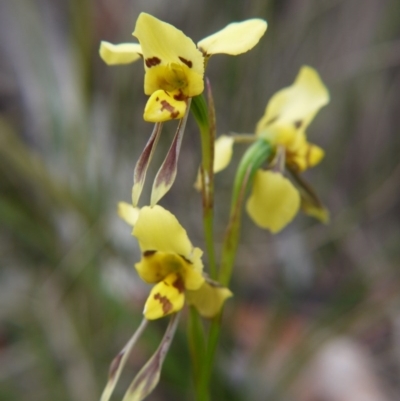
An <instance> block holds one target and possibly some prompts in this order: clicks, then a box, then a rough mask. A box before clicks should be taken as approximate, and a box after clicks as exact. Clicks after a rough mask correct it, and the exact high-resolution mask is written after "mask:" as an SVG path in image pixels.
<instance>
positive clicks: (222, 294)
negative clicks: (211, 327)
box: [186, 280, 233, 319]
mask: <svg viewBox="0 0 400 401" xmlns="http://www.w3.org/2000/svg"><path fill="white" fill-rule="evenodd" d="M232 295H233V294H232V292H231V291H230V290H229V289H228V288H225V287H223V286H221V285H220V284H218V283H216V282H214V281H211V280H206V281H204V283H203V285H202V286H201V287H200V288H199V289H198V290H197V291H186V300H187V302H188V303H189V305H193V306H194V307H195V308H196V309H197V310H198V312H199V313H200V315H201V316H203V317H205V318H209V319H211V318H213V317H214V316H216V315H217V314H218V313H219V312H220V311H221V308H222V306H223V304H224V303H225V301H226V300H227V299H228V298H230V297H231V296H232Z"/></svg>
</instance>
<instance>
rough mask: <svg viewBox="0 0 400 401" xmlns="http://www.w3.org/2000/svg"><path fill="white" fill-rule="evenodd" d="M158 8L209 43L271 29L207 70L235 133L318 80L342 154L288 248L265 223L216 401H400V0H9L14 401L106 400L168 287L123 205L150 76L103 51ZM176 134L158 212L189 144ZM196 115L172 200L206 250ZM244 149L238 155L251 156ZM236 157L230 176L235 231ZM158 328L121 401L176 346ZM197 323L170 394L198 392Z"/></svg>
mask: <svg viewBox="0 0 400 401" xmlns="http://www.w3.org/2000/svg"><path fill="white" fill-rule="evenodd" d="M141 11H145V12H148V13H150V14H152V15H154V16H156V17H158V18H160V19H162V20H164V21H167V22H169V23H172V24H173V25H175V26H176V27H178V28H179V29H182V30H183V31H184V32H185V33H186V34H187V35H188V36H190V37H191V38H193V40H194V41H195V42H196V41H198V40H200V39H201V38H203V37H205V36H207V35H209V34H211V33H214V32H215V31H217V30H218V29H221V28H222V27H224V26H225V25H227V24H228V23H230V22H232V21H236V20H243V19H247V18H251V17H260V18H265V19H266V20H267V21H268V23H269V27H268V30H267V33H266V35H265V36H264V38H263V39H262V40H261V42H260V43H259V45H258V46H257V47H256V48H254V49H253V50H252V51H251V52H249V53H247V54H244V55H242V56H240V57H228V56H223V55H218V56H215V57H213V58H212V60H211V61H210V63H209V67H208V69H207V75H208V77H209V78H210V80H211V83H212V87H213V93H214V100H215V104H216V110H217V125H218V133H219V134H222V133H227V132H229V131H235V132H252V131H253V129H254V127H255V124H256V122H257V121H258V119H259V118H260V117H261V115H262V114H263V111H264V108H265V105H266V103H267V101H268V99H269V98H270V97H271V95H272V94H273V93H275V92H276V91H277V90H279V89H280V88H282V87H284V86H288V85H290V84H291V83H292V82H293V80H294V77H295V76H296V74H297V72H298V70H299V68H300V67H301V66H302V65H304V64H308V65H311V66H313V67H314V68H316V69H317V70H318V71H319V73H320V74H321V76H322V79H323V80H324V82H325V83H326V85H327V87H328V88H329V89H330V93H331V103H330V104H329V105H328V106H327V107H326V108H324V109H323V110H322V111H321V112H320V113H319V115H318V117H317V118H316V120H315V121H314V122H313V123H312V124H311V126H310V128H309V130H308V134H309V138H310V140H311V141H312V142H315V143H317V144H319V145H320V146H322V147H324V148H325V149H326V158H325V160H324V161H323V162H322V163H321V165H319V166H318V167H317V168H315V170H312V171H309V172H307V174H306V178H307V179H308V180H309V181H311V182H312V184H313V186H314V187H315V188H316V189H317V190H318V192H319V194H320V195H321V198H322V199H323V200H324V202H325V203H326V205H327V206H328V207H329V209H330V210H331V216H332V221H331V223H330V224H329V225H327V226H322V225H320V224H318V223H317V222H315V221H313V220H312V219H310V218H308V217H305V216H302V215H300V216H298V217H297V218H296V220H295V221H294V222H293V223H292V224H291V225H290V226H289V227H287V228H286V229H285V230H284V231H283V232H282V233H280V234H279V235H277V236H274V237H273V236H271V235H270V234H268V233H267V232H266V231H262V230H260V229H258V228H257V227H255V226H254V225H253V224H252V222H251V221H250V220H249V219H248V217H247V216H245V217H244V221H243V227H242V245H241V247H240V250H239V254H238V260H237V264H236V269H235V273H234V280H233V284H232V288H233V290H234V293H235V297H234V298H233V299H232V300H230V301H228V303H227V308H226V311H225V314H224V330H223V333H222V338H221V342H220V346H219V352H218V358H217V363H216V368H215V374H214V379H213V383H212V395H213V397H212V399H213V400H237V401H239V400H246V401H259V400H260V401H261V400H282V401H283V400H288V401H289V400H290V401H322V400H323V401H374V400H376V401H385V400H398V399H400V380H399V377H400V310H399V303H400V271H399V261H400V258H399V256H400V245H399V244H400V231H399V223H400V221H399V220H400V202H399V197H398V193H399V187H400V158H399V154H400V135H399V132H398V131H399V128H398V127H399V126H400V109H399V107H400V68H399V66H400V2H399V1H398V0H346V1H345V0H275V1H272V0H246V1H244V0H243V1H239V0H238V1H228V0H222V1H219V2H216V1H211V0H203V1H196V2H194V1H188V0H186V1H185V0H175V1H170V0H158V1H157V0H113V1H111V0H3V1H1V2H0V194H1V197H0V222H1V229H0V252H1V259H0V400H2V401H3V400H4V401H13V400H30V401H47V400H49V401H50V400H52V401H69V400H71V401H72V400H74V401H92V400H97V399H98V398H99V395H100V393H101V391H102V388H103V386H104V384H105V381H106V377H107V371H108V366H109V363H110V362H111V360H112V358H113V357H114V356H115V355H116V353H117V352H118V351H119V350H120V349H121V348H122V346H123V345H124V344H125V342H126V341H127V340H128V338H129V337H130V336H131V334H132V333H133V331H134V330H135V329H136V327H137V325H138V322H139V321H140V319H141V311H142V307H143V303H144V301H145V299H146V295H147V293H148V291H149V287H148V286H147V285H145V284H143V283H142V282H141V281H140V280H139V279H138V277H137V275H136V272H135V271H134V269H133V268H132V266H133V264H134V263H135V262H136V261H138V260H139V258H140V254H139V251H138V247H137V245H136V243H135V240H134V238H132V237H131V236H130V227H128V226H127V225H126V224H125V223H124V222H122V221H120V220H119V219H118V217H117V214H116V204H117V202H118V201H120V200H125V201H129V200H130V191H131V186H132V173H133V167H134V164H135V161H136V160H137V158H138V156H139V155H140V152H141V150H142V149H143V147H144V144H145V143H146V140H147V138H148V137H149V135H150V133H151V130H152V125H151V124H149V123H146V122H144V121H143V119H142V112H143V108H144V105H145V102H146V96H145V95H144V94H143V66H142V65H141V63H136V64H133V65H128V66H119V67H107V66H106V65H105V64H104V63H103V62H102V60H101V59H100V58H99V56H98V48H99V43H100V41H101V40H107V41H110V42H113V43H120V42H128V41H131V40H132V41H133V38H132V37H131V32H132V31H133V28H134V24H135V21H136V18H137V16H138V14H139V13H140V12H141ZM175 128H176V123H175V122H169V123H168V124H166V127H165V130H164V132H163V135H162V138H161V140H160V145H159V147H158V149H157V154H156V156H155V159H154V160H153V162H152V164H151V167H150V169H149V174H148V183H147V184H148V185H146V188H145V192H144V195H142V201H143V202H144V203H147V202H148V200H149V189H150V187H151V181H152V180H151V179H152V177H154V175H155V173H156V171H157V168H158V167H159V165H160V163H161V161H162V159H163V157H164V155H165V153H166V151H167V149H168V146H169V144H170V142H171V139H172V135H173V134H174V131H175ZM198 136H199V135H198V132H197V129H196V126H195V124H194V122H193V119H192V118H190V119H189V123H188V127H187V130H186V134H185V137H184V141H183V148H182V154H181V158H180V160H179V172H178V180H177V182H176V183H175V185H174V186H173V188H172V190H171V191H170V192H169V194H168V195H167V196H166V197H165V198H164V199H163V200H162V202H161V204H162V205H163V206H164V207H166V208H168V209H170V210H171V211H173V212H174V213H175V214H176V215H177V217H178V218H179V220H180V221H181V223H182V224H183V225H184V226H185V227H186V229H187V231H188V233H189V236H190V238H191V240H192V242H193V243H194V244H195V245H196V246H200V247H202V248H203V249H204V242H203V234H202V225H201V199H200V196H199V194H197V193H196V192H195V190H194V189H193V182H194V180H195V177H196V171H197V167H198V164H199V161H200V154H199V137H198ZM242 152H243V149H242V148H241V147H240V146H239V145H237V147H236V148H235V158H236V160H238V158H239V156H240V154H241V153H242ZM234 171H235V163H233V165H232V166H231V167H230V168H229V169H228V170H227V171H225V172H223V173H221V174H219V175H218V176H217V177H216V186H217V190H216V213H217V217H216V227H215V231H216V238H217V241H218V247H220V245H221V241H222V236H223V232H224V227H225V225H226V222H227V216H228V210H227V204H228V203H229V197H230V190H231V185H232V180H233V175H234ZM166 320H167V319H164V320H161V321H158V322H154V323H152V324H151V325H150V327H149V328H148V330H147V331H146V334H145V337H144V338H142V340H141V341H140V344H139V346H138V347H137V348H136V349H135V351H134V352H133V355H132V357H131V358H130V361H129V363H128V365H127V368H126V370H125V373H124V374H123V377H122V381H121V383H120V385H119V386H118V388H117V391H116V397H115V400H118V399H121V397H122V394H123V392H124V390H125V388H126V387H127V386H128V384H129V382H130V380H131V379H132V377H133V376H134V374H135V372H137V371H138V369H139V368H140V367H141V366H142V365H143V363H144V362H145V361H146V359H147V358H148V357H149V355H150V354H151V353H152V351H153V350H154V349H155V347H156V345H157V343H158V341H160V339H161V336H162V333H163V331H164V330H165V327H166V323H167V322H166ZM185 322H186V317H185V316H184V317H183V319H182V321H181V324H180V329H179V332H178V334H177V336H176V338H175V340H174V343H173V345H172V348H171V350H170V353H169V355H168V357H167V360H166V364H165V366H164V369H163V374H162V379H161V383H160V385H159V386H158V388H157V389H156V391H155V392H154V393H153V394H152V395H151V396H150V397H149V399H151V400H160V401H162V400H190V399H193V392H192V382H191V377H190V370H189V368H188V367H189V365H190V361H189V356H188V350H187V342H186V325H185Z"/></svg>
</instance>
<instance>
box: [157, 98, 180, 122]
mask: <svg viewBox="0 0 400 401" xmlns="http://www.w3.org/2000/svg"><path fill="white" fill-rule="evenodd" d="M161 106H162V107H161V111H164V110H167V111H169V113H170V115H171V118H177V117H178V116H179V111H178V110H176V109H175V107H174V106H172V105H171V104H169V103H168V102H167V101H166V100H162V101H161Z"/></svg>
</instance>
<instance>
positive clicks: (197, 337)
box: [188, 306, 206, 400]
mask: <svg viewBox="0 0 400 401" xmlns="http://www.w3.org/2000/svg"><path fill="white" fill-rule="evenodd" d="M188 341H189V351H190V356H191V359H192V369H193V378H194V386H195V389H196V393H197V395H198V399H199V400H200V399H201V397H200V394H201V392H202V390H201V385H200V384H201V380H200V377H201V375H202V367H203V366H204V355H205V349H206V344H205V337H204V330H203V326H202V322H201V318H200V315H199V314H198V312H197V310H196V308H194V307H193V306H191V307H190V314H189V324H188Z"/></svg>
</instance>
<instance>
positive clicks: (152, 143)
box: [132, 123, 163, 207]
mask: <svg viewBox="0 0 400 401" xmlns="http://www.w3.org/2000/svg"><path fill="white" fill-rule="evenodd" d="M162 127H163V123H156V124H155V125H154V129H153V132H152V133H151V136H150V139H149V140H148V142H147V144H146V146H145V148H144V149H143V152H142V154H141V155H140V157H139V160H138V161H137V163H136V166H135V171H134V173H133V187H132V204H133V206H134V207H136V206H137V204H138V202H139V198H140V194H141V193H142V189H143V185H144V181H145V179H146V173H147V168H148V167H149V164H150V162H151V159H152V157H153V154H154V149H155V148H156V146H157V142H158V139H159V138H160V134H161V130H162Z"/></svg>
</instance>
